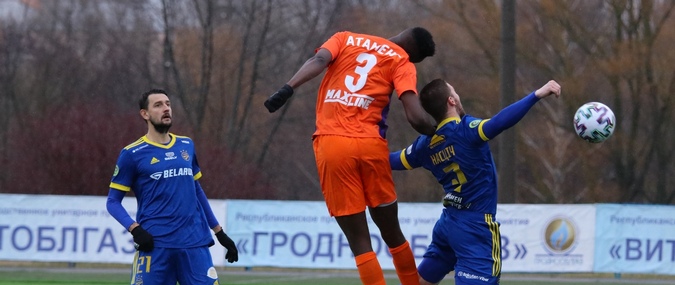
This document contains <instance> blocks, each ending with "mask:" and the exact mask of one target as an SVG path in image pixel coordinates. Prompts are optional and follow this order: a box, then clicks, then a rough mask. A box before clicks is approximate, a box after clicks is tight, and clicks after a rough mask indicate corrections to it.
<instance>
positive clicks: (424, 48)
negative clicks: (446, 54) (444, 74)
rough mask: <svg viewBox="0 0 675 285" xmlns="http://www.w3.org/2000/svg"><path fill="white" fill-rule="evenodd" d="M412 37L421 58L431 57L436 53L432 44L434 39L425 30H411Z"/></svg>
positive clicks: (417, 28) (418, 28)
mask: <svg viewBox="0 0 675 285" xmlns="http://www.w3.org/2000/svg"><path fill="white" fill-rule="evenodd" d="M412 35H413V38H414V39H415V43H416V44H417V50H418V52H419V55H420V56H421V57H422V58H425V57H428V56H433V55H434V54H435V53H436V43H434V38H433V36H431V33H430V32H429V31H427V29H425V28H422V27H415V28H413V29H412Z"/></svg>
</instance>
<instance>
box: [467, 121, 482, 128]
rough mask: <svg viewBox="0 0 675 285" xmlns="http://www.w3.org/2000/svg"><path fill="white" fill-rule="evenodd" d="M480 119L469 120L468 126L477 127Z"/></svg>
mask: <svg viewBox="0 0 675 285" xmlns="http://www.w3.org/2000/svg"><path fill="white" fill-rule="evenodd" d="M480 121H481V120H473V121H471V123H469V128H475V127H478V125H479V124H480Z"/></svg>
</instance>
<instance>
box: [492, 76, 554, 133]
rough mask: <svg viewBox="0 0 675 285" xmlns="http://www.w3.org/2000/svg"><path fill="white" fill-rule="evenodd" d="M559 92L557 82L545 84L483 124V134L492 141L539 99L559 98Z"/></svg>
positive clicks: (520, 117) (511, 125)
mask: <svg viewBox="0 0 675 285" xmlns="http://www.w3.org/2000/svg"><path fill="white" fill-rule="evenodd" d="M560 92H561V87H560V85H559V84H558V83H557V82H555V81H554V80H551V81H549V82H547V83H546V84H544V86H542V87H541V88H539V89H537V90H536V91H534V92H532V93H530V94H529V95H527V96H525V97H524V98H523V99H520V100H519V101H518V102H515V103H513V104H511V105H509V106H507V107H506V108H504V109H502V110H501V111H500V112H499V113H497V114H496V115H495V116H494V117H492V118H491V119H490V120H489V121H487V122H485V124H483V133H484V134H485V136H486V137H488V138H489V139H493V138H494V137H496V136H497V135H499V134H500V133H501V132H503V131H505V130H507V129H508V128H510V127H513V126H514V125H515V124H516V123H518V122H519V121H520V120H521V119H522V118H523V117H525V114H527V112H528V111H530V108H532V106H534V104H536V103H537V102H538V101H539V99H541V98H544V97H547V96H550V95H555V96H556V97H558V96H560Z"/></svg>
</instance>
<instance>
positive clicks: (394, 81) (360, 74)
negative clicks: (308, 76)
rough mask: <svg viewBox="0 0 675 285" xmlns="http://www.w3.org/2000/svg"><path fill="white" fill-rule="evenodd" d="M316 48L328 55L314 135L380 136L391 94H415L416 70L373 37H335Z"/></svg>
mask: <svg viewBox="0 0 675 285" xmlns="http://www.w3.org/2000/svg"><path fill="white" fill-rule="evenodd" d="M320 48H324V49H327V50H328V51H329V52H330V53H331V55H332V58H333V60H332V62H331V63H330V65H329V66H328V70H327V71H326V75H325V76H324V78H323V81H322V82H321V87H320V88H319V94H318V97H317V104H316V132H315V133H314V135H315V136H316V135H342V136H349V137H382V138H385V136H386V130H387V124H386V120H387V113H388V111H389V103H390V98H391V94H392V92H393V91H396V93H397V94H399V95H400V94H402V93H403V92H405V91H413V92H415V93H417V89H416V84H417V71H416V69H415V65H414V64H413V63H411V62H410V61H409V59H408V54H407V53H406V52H405V51H404V50H403V48H401V47H399V46H398V45H396V44H394V43H393V42H391V41H389V40H387V39H384V38H381V37H376V36H371V35H366V34H356V33H352V32H339V33H336V34H334V35H333V36H332V37H331V38H330V39H328V40H327V41H326V42H325V43H324V44H323V45H322V46H321V47H320Z"/></svg>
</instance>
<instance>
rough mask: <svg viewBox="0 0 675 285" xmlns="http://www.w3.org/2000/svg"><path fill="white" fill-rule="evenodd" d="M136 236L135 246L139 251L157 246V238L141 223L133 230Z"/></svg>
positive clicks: (133, 234)
mask: <svg viewBox="0 0 675 285" xmlns="http://www.w3.org/2000/svg"><path fill="white" fill-rule="evenodd" d="M131 235H132V236H134V247H135V248H136V249H137V250H139V251H152V249H153V248H155V240H154V239H153V237H152V235H151V234H150V233H149V232H147V231H146V230H145V229H144V228H143V227H141V226H140V225H139V226H137V227H135V228H134V229H133V230H131Z"/></svg>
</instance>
